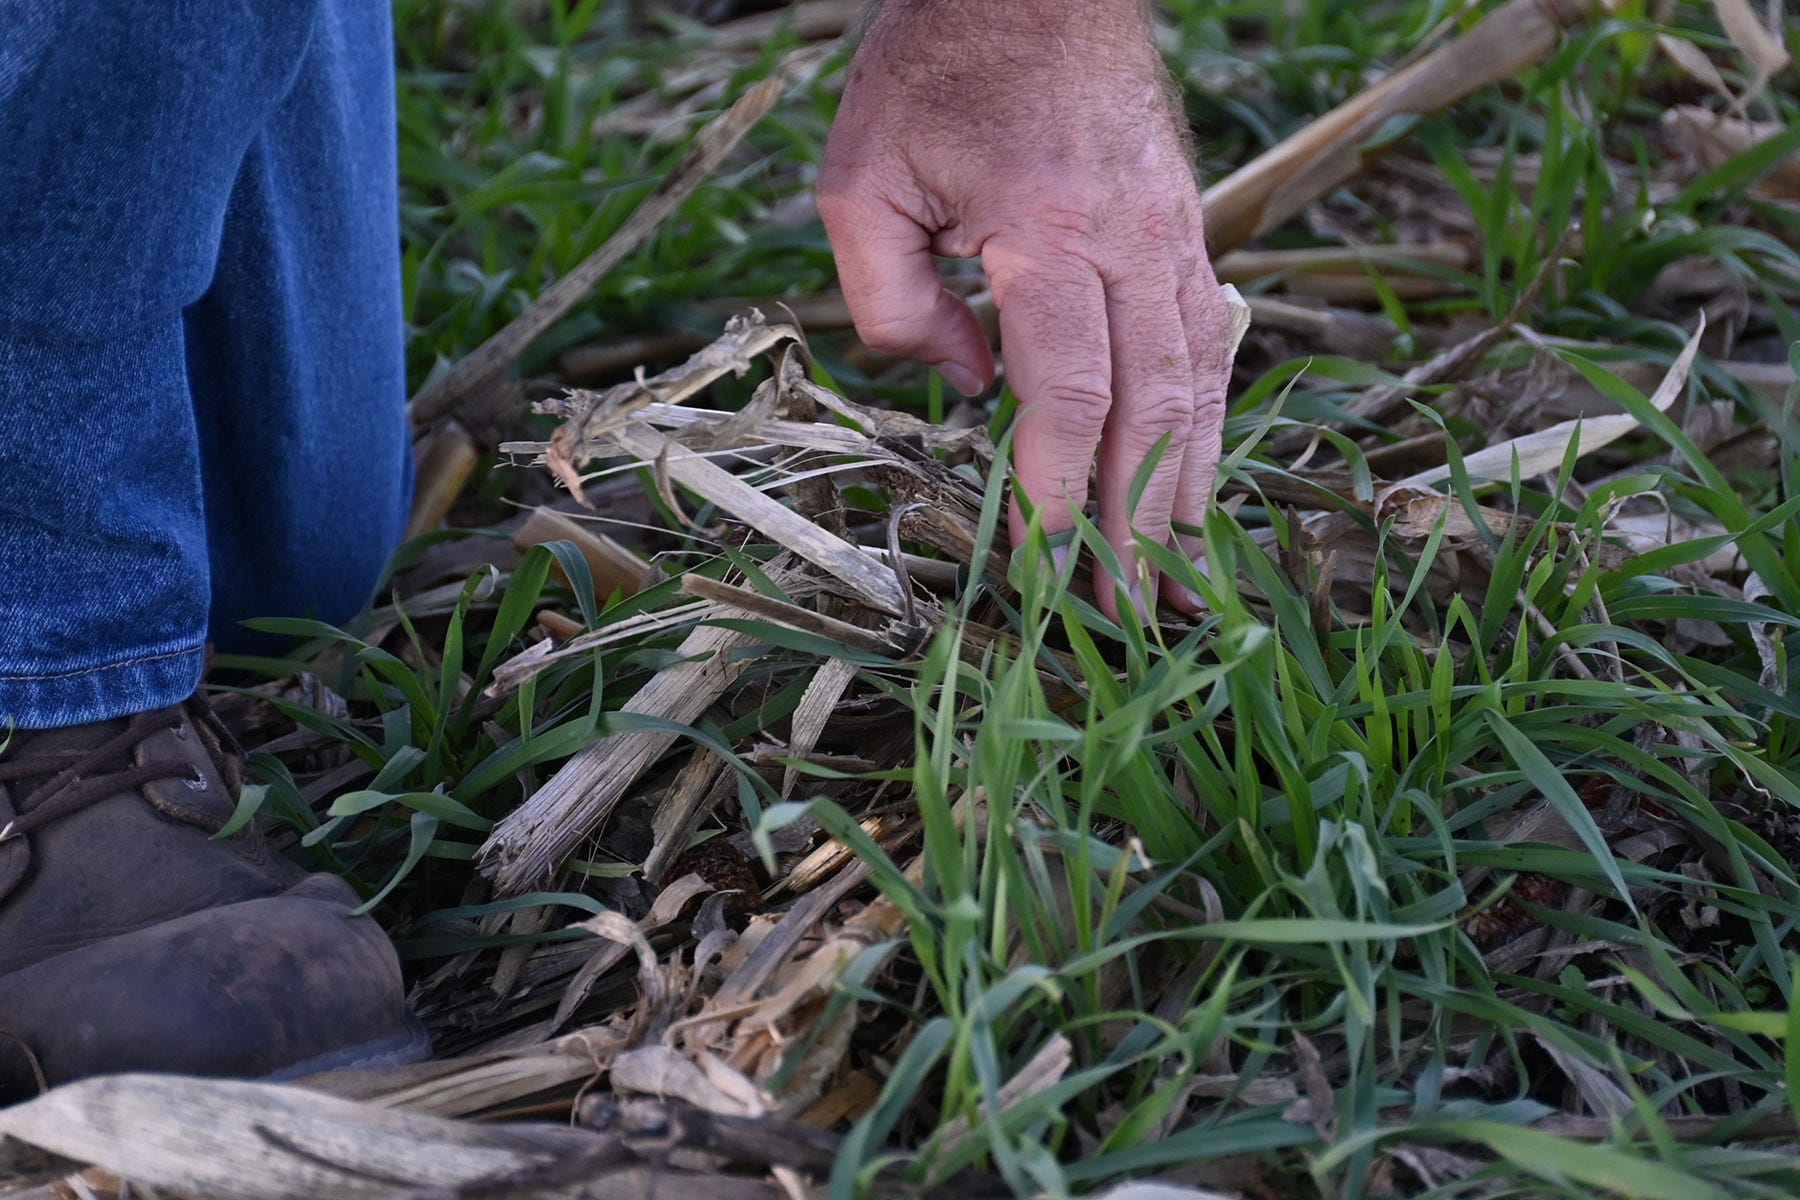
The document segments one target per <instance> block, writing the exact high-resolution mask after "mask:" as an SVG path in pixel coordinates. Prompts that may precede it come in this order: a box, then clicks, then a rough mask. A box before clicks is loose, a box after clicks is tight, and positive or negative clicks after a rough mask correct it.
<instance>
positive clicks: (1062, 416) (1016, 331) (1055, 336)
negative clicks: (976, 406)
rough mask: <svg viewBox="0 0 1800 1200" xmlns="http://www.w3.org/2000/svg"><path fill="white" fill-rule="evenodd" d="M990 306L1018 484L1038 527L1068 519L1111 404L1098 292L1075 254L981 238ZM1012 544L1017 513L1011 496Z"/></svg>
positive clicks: (1080, 499)
mask: <svg viewBox="0 0 1800 1200" xmlns="http://www.w3.org/2000/svg"><path fill="white" fill-rule="evenodd" d="M983 258H984V261H985V265H986V267H987V271H988V277H989V278H990V279H991V280H993V282H994V298H995V301H996V303H998V305H999V307H1000V344H1001V347H1002V350H1003V352H1004V354H1005V355H1006V375H1007V379H1008V380H1009V381H1010V382H1011V383H1012V387H1013V392H1014V393H1015V394H1016V395H1017V396H1018V397H1019V414H1018V418H1017V424H1016V425H1015V430H1016V432H1015V434H1014V440H1013V467H1014V470H1015V472H1016V474H1017V479H1018V487H1019V490H1021V491H1023V492H1024V494H1025V496H1026V498H1027V499H1028V500H1030V502H1031V505H1032V507H1033V508H1035V509H1036V510H1037V511H1038V513H1039V514H1041V520H1042V522H1043V528H1044V531H1045V532H1046V533H1051V534H1055V533H1061V532H1064V531H1065V530H1068V529H1071V528H1073V526H1074V521H1073V519H1072V517H1071V516H1070V510H1071V507H1073V509H1075V510H1077V511H1079V510H1080V509H1081V508H1082V507H1083V506H1084V505H1085V504H1086V503H1087V495H1088V473H1089V471H1090V470H1092V469H1093V465H1094V457H1095V454H1096V452H1097V451H1098V448H1099V445H1100V435H1101V433H1102V432H1103V431H1104V430H1105V428H1106V417H1107V413H1108V411H1109V410H1110V409H1111V408H1112V347H1111V344H1110V342H1109V339H1108V336H1107V322H1106V292H1105V289H1104V288H1103V287H1102V286H1101V283H1100V276H1099V274H1098V273H1097V272H1096V271H1094V270H1093V268H1091V267H1089V266H1088V265H1087V264H1086V263H1085V262H1083V261H1081V260H1078V259H1072V258H1068V257H1059V258H1057V259H1056V260H1055V262H1054V265H1052V266H1039V265H1037V264H1035V263H1027V262H1021V261H1017V260H1014V259H1013V258H1011V256H1010V255H1009V254H1008V253H1007V251H1006V249H1005V248H1004V247H995V246H993V245H991V244H990V246H989V247H988V249H987V251H986V252H985V253H984V255H983ZM1011 524H1012V536H1013V545H1015V546H1018V545H1023V544H1024V540H1025V519H1024V516H1023V513H1022V512H1021V510H1020V507H1019V504H1018V501H1017V499H1016V498H1015V500H1014V502H1013V506H1012V512H1011Z"/></svg>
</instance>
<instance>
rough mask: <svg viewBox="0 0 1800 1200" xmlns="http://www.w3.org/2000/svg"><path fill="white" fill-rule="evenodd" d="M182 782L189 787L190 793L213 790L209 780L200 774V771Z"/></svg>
mask: <svg viewBox="0 0 1800 1200" xmlns="http://www.w3.org/2000/svg"><path fill="white" fill-rule="evenodd" d="M181 782H183V783H184V784H186V785H187V789H188V791H190V792H204V791H208V790H210V789H211V788H212V784H211V782H209V781H208V780H207V778H206V776H204V775H202V774H200V772H199V771H195V772H194V773H193V774H192V775H189V776H188V777H187V778H186V779H184V780H182V781H181Z"/></svg>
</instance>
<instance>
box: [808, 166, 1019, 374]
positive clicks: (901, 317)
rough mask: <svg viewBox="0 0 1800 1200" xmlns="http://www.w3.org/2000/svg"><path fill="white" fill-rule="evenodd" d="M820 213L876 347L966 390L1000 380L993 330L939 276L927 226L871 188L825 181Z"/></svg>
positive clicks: (860, 323)
mask: <svg viewBox="0 0 1800 1200" xmlns="http://www.w3.org/2000/svg"><path fill="white" fill-rule="evenodd" d="M819 213H820V215H821V216H822V217H824V219H825V233H826V236H828V237H829V238H830V239H831V247H832V251H833V253H834V254H835V255H836V257H837V264H838V279H839V281H840V283H841V284H842V286H843V289H844V299H845V301H846V302H847V303H848V305H849V307H850V319H851V320H852V321H854V322H855V323H856V332H857V335H858V336H859V337H861V338H862V340H863V341H864V343H866V344H867V345H868V347H869V348H870V349H871V350H874V351H876V352H877V353H879V354H887V355H891V356H893V357H896V358H901V357H904V358H917V359H921V360H923V361H925V362H928V363H930V364H932V365H933V366H935V367H937V369H938V370H939V371H940V372H941V373H942V374H943V376H944V379H945V380H946V381H948V382H949V384H950V386H951V387H954V388H955V389H956V390H957V391H959V392H962V393H963V394H964V395H967V396H973V395H976V394H977V393H979V392H981V391H982V390H984V389H985V388H986V387H987V386H988V385H989V384H990V383H992V382H993V379H994V356H993V352H992V351H991V350H989V349H988V344H987V337H986V335H984V334H983V333H982V331H981V325H980V323H979V322H977V321H976V319H975V314H974V313H972V312H970V311H969V306H968V305H966V304H964V303H963V302H962V300H961V299H959V298H958V297H957V296H956V295H954V294H953V293H951V292H949V291H948V290H946V289H945V288H944V285H943V282H942V281H941V280H940V279H939V278H938V273H937V268H936V266H935V265H933V263H932V261H931V235H930V233H929V232H928V231H927V230H925V229H924V228H923V227H921V226H920V225H919V223H918V222H917V221H915V220H914V219H913V218H911V217H909V216H907V215H906V214H905V212H903V211H902V210H901V209H899V208H896V207H894V206H893V205H892V204H890V203H888V202H887V201H885V200H884V199H882V198H881V197H879V196H878V195H875V194H874V193H872V192H869V191H868V190H866V189H865V190H861V191H846V190H832V191H826V190H823V187H822V190H821V191H820V194H819Z"/></svg>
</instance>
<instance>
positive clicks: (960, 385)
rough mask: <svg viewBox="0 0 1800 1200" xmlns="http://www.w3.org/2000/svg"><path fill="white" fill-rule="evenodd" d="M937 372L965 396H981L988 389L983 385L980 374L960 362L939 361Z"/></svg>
mask: <svg viewBox="0 0 1800 1200" xmlns="http://www.w3.org/2000/svg"><path fill="white" fill-rule="evenodd" d="M936 366H937V373H938V374H939V375H942V376H943V377H944V382H945V383H947V384H949V385H950V386H951V387H953V388H955V389H956V390H957V391H959V392H961V393H962V394H963V395H965V396H979V395H981V393H982V392H984V391H986V390H987V389H986V388H985V387H984V386H983V385H982V382H981V378H980V376H978V375H976V374H975V372H973V371H971V370H969V368H967V367H965V366H962V365H961V364H960V363H953V362H942V363H937V364H936Z"/></svg>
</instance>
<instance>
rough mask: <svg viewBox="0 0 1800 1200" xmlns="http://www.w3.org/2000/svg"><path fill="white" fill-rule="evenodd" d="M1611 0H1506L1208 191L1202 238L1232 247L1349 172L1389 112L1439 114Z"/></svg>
mask: <svg viewBox="0 0 1800 1200" xmlns="http://www.w3.org/2000/svg"><path fill="white" fill-rule="evenodd" d="M1611 7H1612V0H1511V3H1508V4H1505V5H1503V6H1501V7H1500V8H1498V9H1496V10H1495V11H1494V12H1493V13H1492V14H1491V15H1490V16H1488V18H1487V19H1486V20H1484V21H1482V22H1481V23H1480V24H1479V25H1477V26H1475V27H1474V28H1473V29H1471V30H1469V32H1468V33H1466V34H1464V35H1463V36H1461V37H1459V38H1456V39H1454V40H1453V41H1450V42H1448V43H1446V44H1445V45H1443V46H1440V47H1439V48H1438V49H1436V50H1433V51H1432V52H1431V53H1429V54H1426V55H1424V56H1423V57H1422V58H1420V59H1418V60H1417V61H1416V62H1414V63H1412V64H1410V65H1408V66H1405V67H1402V68H1401V69H1400V70H1398V71H1395V72H1394V73H1393V74H1392V75H1390V76H1388V77H1387V78H1386V79H1384V80H1382V81H1381V82H1380V83H1378V84H1376V85H1374V86H1373V87H1371V88H1368V89H1367V90H1365V91H1363V92H1360V93H1358V94H1357V95H1356V96H1355V97H1353V98H1352V99H1350V100H1348V101H1346V102H1345V103H1343V104H1341V105H1339V106H1338V107H1337V108H1334V109H1332V110H1331V111H1330V112H1329V113H1326V114H1325V115H1324V116H1323V117H1320V118H1319V119H1318V120H1316V121H1314V122H1312V123H1311V124H1309V125H1307V126H1306V127H1305V128H1304V129H1302V130H1300V131H1299V132H1298V133H1296V134H1294V135H1293V136H1292V137H1290V138H1288V139H1287V140H1286V141H1284V142H1282V143H1281V144H1280V145H1278V146H1276V147H1274V148H1273V149H1271V150H1269V151H1268V152H1267V153H1266V154H1263V155H1262V156H1260V157H1259V158H1257V159H1256V160H1255V161H1254V162H1251V163H1250V164H1249V165H1247V166H1245V167H1244V168H1243V169H1241V170H1239V171H1236V172H1233V173H1232V174H1231V175H1229V176H1227V177H1226V178H1225V179H1223V180H1221V181H1219V182H1218V183H1216V184H1214V185H1213V186H1212V187H1211V188H1209V189H1207V192H1206V197H1205V205H1204V209H1205V213H1206V237H1207V243H1208V245H1210V246H1211V247H1212V248H1213V250H1214V251H1215V252H1220V251H1224V250H1228V249H1231V248H1233V247H1235V246H1240V245H1242V244H1243V243H1245V242H1247V241H1249V240H1250V239H1251V238H1253V237H1257V236H1260V235H1261V234H1264V233H1267V232H1269V231H1270V230H1272V229H1274V228H1275V227H1276V226H1278V225H1281V224H1283V223H1284V222H1286V221H1288V220H1289V219H1291V218H1292V217H1294V216H1296V215H1298V214H1299V213H1300V211H1301V210H1302V209H1304V208H1305V207H1306V206H1307V205H1308V204H1311V203H1312V202H1313V201H1314V200H1317V199H1318V198H1319V197H1321V196H1323V195H1325V194H1326V193H1328V192H1330V191H1331V190H1332V189H1333V188H1335V187H1339V186H1341V185H1342V184H1343V183H1345V182H1346V181H1347V180H1349V179H1351V178H1353V177H1354V176H1356V175H1357V174H1358V173H1359V172H1360V171H1361V170H1362V169H1363V167H1364V166H1365V165H1366V164H1367V161H1368V156H1369V154H1370V151H1369V150H1368V149H1367V146H1368V143H1369V141H1370V139H1371V138H1372V137H1373V136H1374V135H1375V133H1376V132H1377V131H1378V130H1380V129H1381V128H1382V126H1384V125H1386V124H1387V123H1388V122H1389V121H1392V120H1394V119H1395V118H1397V117H1408V116H1429V115H1431V114H1433V113H1437V112H1441V111H1443V110H1444V109H1446V108H1448V107H1450V105H1452V104H1455V103H1456V102H1457V101H1459V100H1461V99H1463V98H1464V97H1465V96H1468V95H1470V94H1472V93H1474V92H1477V91H1479V90H1481V89H1482V88H1484V87H1487V86H1488V85H1490V84H1494V83H1499V82H1500V81H1501V80H1504V79H1509V78H1511V77H1512V76H1514V75H1516V74H1518V73H1519V72H1520V71H1523V70H1525V69H1527V68H1528V67H1532V66H1535V65H1536V64H1538V63H1540V62H1543V61H1544V60H1545V59H1546V58H1548V57H1550V55H1551V53H1553V52H1554V51H1555V49H1556V45H1557V43H1558V41H1560V40H1561V38H1562V35H1563V31H1564V30H1566V29H1568V28H1569V27H1571V26H1573V25H1576V24H1579V23H1581V22H1582V21H1585V20H1587V19H1588V18H1589V17H1591V16H1593V15H1595V14H1597V13H1600V12H1604V11H1608V10H1610V9H1611Z"/></svg>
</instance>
